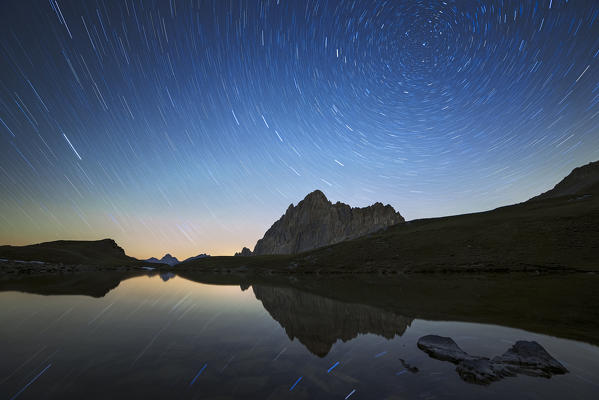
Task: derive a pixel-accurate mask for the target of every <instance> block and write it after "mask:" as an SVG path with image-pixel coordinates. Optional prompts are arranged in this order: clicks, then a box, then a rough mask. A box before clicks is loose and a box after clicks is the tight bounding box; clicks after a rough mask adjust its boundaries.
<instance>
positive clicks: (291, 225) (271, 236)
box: [240, 190, 404, 255]
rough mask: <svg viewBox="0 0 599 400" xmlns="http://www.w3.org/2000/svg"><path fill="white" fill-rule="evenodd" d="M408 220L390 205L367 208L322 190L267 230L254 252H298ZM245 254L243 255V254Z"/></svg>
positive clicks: (289, 209) (290, 207) (314, 193)
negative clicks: (334, 199) (333, 198)
mask: <svg viewBox="0 0 599 400" xmlns="http://www.w3.org/2000/svg"><path fill="white" fill-rule="evenodd" d="M400 222H404V219H403V217H402V216H401V215H400V214H399V213H398V212H396V211H395V210H394V209H393V207H391V206H390V205H386V206H384V205H383V204H382V203H378V202H377V203H375V204H373V205H371V206H368V207H364V208H357V207H356V208H352V207H350V206H348V205H347V204H344V203H341V202H337V203H335V204H333V203H331V202H330V201H329V200H328V199H327V197H326V196H325V194H324V193H323V192H322V191H320V190H315V191H313V192H311V193H309V194H308V195H307V196H306V197H305V198H304V199H303V200H301V201H300V202H299V203H298V204H297V205H296V206H294V205H293V204H291V205H290V206H289V207H288V208H287V211H286V212H285V214H284V215H283V216H282V217H281V218H280V219H279V220H278V221H276V222H275V223H274V224H273V225H272V226H271V228H270V229H269V230H268V231H266V233H265V234H264V237H263V238H262V239H260V240H259V241H258V242H257V243H256V246H255V247H254V251H253V253H252V254H254V255H261V254H295V253H301V252H303V251H308V250H312V249H315V248H318V247H322V246H327V245H330V244H334V243H338V242H341V241H344V240H349V239H354V238H357V237H359V236H363V235H366V234H368V233H372V232H375V231H377V230H380V229H382V228H386V227H387V226H390V225H394V224H397V223H400ZM240 255H241V254H240Z"/></svg>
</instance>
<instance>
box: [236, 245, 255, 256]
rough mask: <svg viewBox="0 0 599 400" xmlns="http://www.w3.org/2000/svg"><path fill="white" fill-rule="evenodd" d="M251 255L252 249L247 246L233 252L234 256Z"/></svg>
mask: <svg viewBox="0 0 599 400" xmlns="http://www.w3.org/2000/svg"><path fill="white" fill-rule="evenodd" d="M251 255H252V251H251V250H250V249H248V248H247V247H244V248H243V249H241V251H240V252H237V253H235V257H249V256H251Z"/></svg>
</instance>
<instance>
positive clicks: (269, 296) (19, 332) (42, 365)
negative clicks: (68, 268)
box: [0, 269, 599, 399]
mask: <svg viewBox="0 0 599 400" xmlns="http://www.w3.org/2000/svg"><path fill="white" fill-rule="evenodd" d="M441 278H442V279H439V277H435V276H428V277H418V276H411V277H403V278H401V279H394V280H392V279H379V278H374V277H372V276H369V277H359V278H337V279H324V278H315V277H311V278H308V277H304V278H300V277H282V276H281V277H270V278H259V279H248V278H247V277H235V276H205V275H202V274H189V273H187V274H176V270H175V269H173V270H172V271H166V272H164V271H162V272H160V273H159V272H157V271H147V272H146V273H144V274H139V273H135V274H134V273H116V272H115V273H106V272H103V273H87V274H69V275H62V276H47V277H35V278H33V277H31V278H26V277H23V278H21V279H11V280H5V281H0V304H2V307H0V321H2V323H3V329H2V330H1V331H0V340H2V343H4V344H5V351H4V354H3V357H1V358H0V393H3V394H6V395H7V398H10V397H11V396H14V395H15V394H16V393H19V391H21V390H24V388H25V390H24V391H23V398H27V397H29V398H37V397H42V396H45V397H49V398H55V397H61V398H70V397H86V398H108V397H110V398H130V397H133V396H135V397H139V396H143V397H145V398H167V397H173V396H175V397H185V398H187V397H189V398H195V397H198V398H223V399H234V398H261V399H264V398H266V399H269V398H270V399H279V398H291V397H292V398H303V399H314V398H316V399H318V398H332V397H337V398H345V397H346V396H348V395H349V394H350V393H352V391H354V392H353V395H352V396H355V398H403V397H409V398H418V397H426V398H463V399H468V398H471V399H477V398H481V397H484V398H496V399H500V398H506V397H518V394H519V393H523V392H526V393H530V394H531V398H538V399H541V398H543V399H545V398H560V397H562V398H563V397H565V396H573V397H576V398H593V397H594V395H595V394H597V393H599V392H598V390H599V386H597V385H596V384H594V383H593V377H594V376H596V371H597V370H599V361H598V360H599V349H598V348H597V347H596V346H594V345H592V344H596V343H595V342H594V340H596V337H597V335H596V333H597V331H598V330H597V324H599V322H598V319H597V318H596V315H595V314H593V312H589V309H593V308H594V307H595V306H596V304H595V303H596V301H597V300H596V298H595V296H594V295H593V290H592V289H593V288H594V286H595V285H596V284H595V281H594V279H596V277H592V276H586V277H577V276H574V275H573V276H565V277H564V276H545V277H526V276H521V277H515V276H511V277H508V276H505V277H502V276H495V277H485V276H482V275H481V276H477V277H456V276H441ZM564 280H576V282H570V283H572V285H576V287H577V295H578V298H575V299H572V298H570V297H568V296H566V294H567V293H565V292H564V290H566V289H564V288H563V287H564V286H566V287H567V286H568V285H566V284H565V283H564ZM217 284H218V285H217ZM533 284H534V287H535V296H530V288H531V287H532V285H533ZM233 285H234V286H233ZM18 292H24V293H18ZM39 295H44V297H42V296H39ZM582 301H584V302H586V303H587V305H588V307H589V308H587V309H586V310H585V309H584V308H582V309H577V308H576V307H574V305H575V304H577V303H581V302H582ZM594 302H595V303H594ZM450 321H451V322H450ZM573 321H576V323H573ZM429 334H435V335H442V336H447V337H452V338H454V339H455V340H456V342H458V343H459V344H460V347H461V348H463V349H464V351H466V352H468V353H469V354H475V355H477V356H479V355H480V356H482V357H492V356H495V355H497V354H502V353H503V352H505V350H506V348H508V347H510V346H512V345H513V344H514V343H516V341H518V340H527V341H536V342H538V343H539V344H540V345H542V346H543V347H544V348H545V349H546V350H547V352H549V353H550V354H551V356H553V357H555V359H556V360H559V362H562V363H563V364H564V365H565V366H566V367H567V369H568V371H569V372H568V373H566V374H563V375H559V376H552V377H551V379H541V378H534V377H529V376H524V375H518V376H517V377H516V376H514V377H509V378H508V379H504V380H502V381H501V383H495V382H494V383H492V384H491V385H489V386H481V385H473V384H471V383H467V382H465V381H463V380H462V379H461V378H460V376H458V374H457V373H456V370H455V365H453V364H451V363H448V362H444V361H439V360H436V359H433V358H430V357H429V356H428V355H427V354H425V353H424V352H423V351H421V350H420V349H418V347H417V341H418V339H419V338H420V337H422V336H424V335H429ZM546 334H549V335H553V336H557V337H561V338H569V339H576V340H578V341H573V340H565V339H560V338H557V337H552V336H546ZM593 338H595V339H593ZM295 339H297V340H295ZM584 342H587V343H591V344H587V343H584ZM48 365H51V366H50V367H48ZM38 375H39V377H38V378H36V379H35V381H34V382H33V383H31V384H30V382H31V381H32V379H33V378H35V377H36V376H38ZM393 396H395V397H393Z"/></svg>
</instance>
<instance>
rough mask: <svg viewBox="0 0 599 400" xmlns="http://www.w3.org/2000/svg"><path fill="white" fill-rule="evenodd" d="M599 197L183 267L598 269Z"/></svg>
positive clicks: (552, 201) (526, 206) (419, 222)
mask: <svg viewBox="0 0 599 400" xmlns="http://www.w3.org/2000/svg"><path fill="white" fill-rule="evenodd" d="M598 197H599V196H591V197H586V198H583V199H579V198H577V197H566V198H559V199H547V200H543V201H538V202H527V203H521V204H516V205H513V206H508V207H502V208H498V209H495V210H492V211H487V212H482V213H474V214H465V215H458V216H451V217H443V218H430V219H422V220H415V221H410V222H408V223H403V224H398V225H395V226H393V227H390V228H388V229H387V230H385V231H380V232H378V233H376V234H372V235H369V236H366V237H362V238H359V239H355V240H351V241H346V242H342V243H339V244H336V245H333V246H328V247H324V248H321V249H317V250H313V251H310V252H306V253H302V254H298V255H295V256H257V257H212V258H207V259H202V260H197V261H193V262H189V263H184V264H180V265H179V266H178V267H177V269H203V270H227V269H230V270H238V269H240V268H241V269H242V270H243V269H247V270H249V271H255V272H260V271H263V270H275V271H297V272H368V271H373V270H379V271H380V270H388V271H405V272H417V271H418V272H426V271H464V272H468V271H490V270H526V269H536V270H563V269H584V270H599V198H598Z"/></svg>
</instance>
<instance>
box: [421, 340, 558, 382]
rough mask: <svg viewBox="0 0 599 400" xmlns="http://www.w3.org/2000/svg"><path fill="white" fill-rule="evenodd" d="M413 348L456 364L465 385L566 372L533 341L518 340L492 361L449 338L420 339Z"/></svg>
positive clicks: (548, 375) (547, 376) (546, 376)
mask: <svg viewBox="0 0 599 400" xmlns="http://www.w3.org/2000/svg"><path fill="white" fill-rule="evenodd" d="M417 346H418V348H419V349H420V350H422V351H424V352H425V353H427V354H428V355H429V356H430V357H432V358H436V359H437V360H441V361H449V362H451V363H453V364H456V372H457V373H458V375H460V377H461V378H462V379H463V380H465V381H466V382H471V383H477V384H482V385H486V384H489V383H491V382H494V381H498V380H500V379H503V378H506V377H510V376H516V375H517V374H525V375H530V376H542V377H545V378H550V377H551V376H552V375H556V374H565V373H567V372H568V370H567V369H566V368H565V367H564V366H563V365H562V364H560V362H559V361H557V360H556V359H555V358H553V357H552V356H551V355H550V354H549V353H548V352H547V351H546V350H545V349H544V348H543V346H541V345H540V344H538V343H537V342H527V341H524V340H520V341H518V342H516V344H515V345H513V346H512V347H511V348H510V349H508V350H507V351H506V352H505V353H503V355H501V356H497V357H494V358H493V359H489V358H487V357H479V356H473V355H470V354H468V353H466V352H465V351H464V350H462V349H461V348H460V347H459V346H458V345H457V343H456V342H455V341H454V340H453V339H452V338H450V337H444V336H437V335H427V336H423V337H421V338H420V339H418V343H417Z"/></svg>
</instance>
